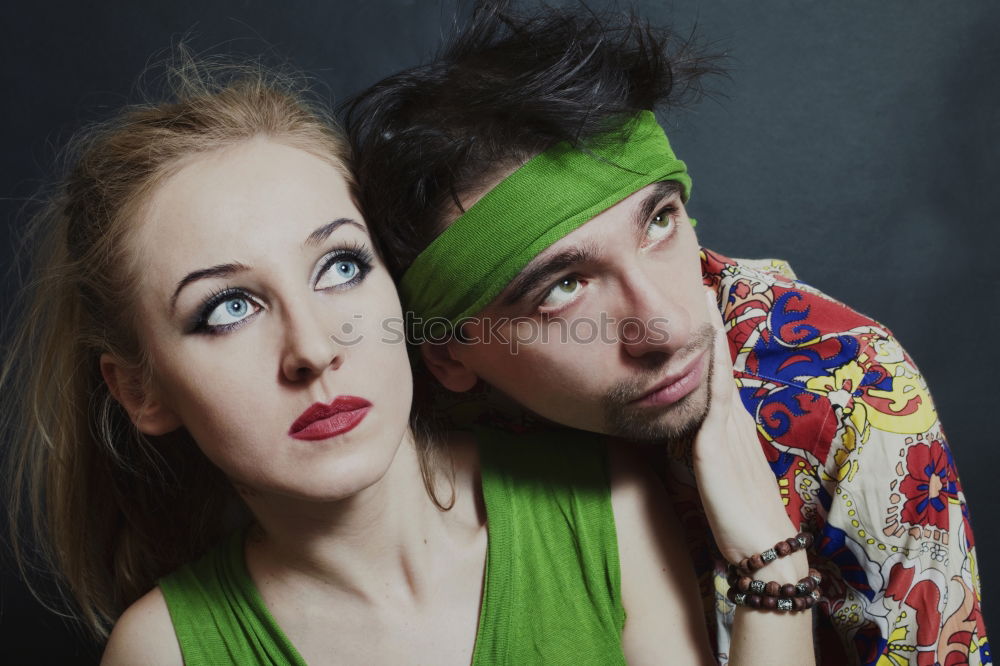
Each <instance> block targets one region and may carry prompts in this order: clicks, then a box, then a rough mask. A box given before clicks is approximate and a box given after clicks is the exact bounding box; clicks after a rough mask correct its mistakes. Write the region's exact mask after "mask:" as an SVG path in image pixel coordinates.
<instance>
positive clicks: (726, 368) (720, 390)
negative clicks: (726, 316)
mask: <svg viewBox="0 0 1000 666" xmlns="http://www.w3.org/2000/svg"><path fill="white" fill-rule="evenodd" d="M705 304H706V306H707V307H708V320H709V322H710V323H711V324H712V328H713V329H714V331H715V336H714V338H713V340H712V379H711V382H710V384H709V387H708V390H709V392H710V393H711V407H710V409H709V412H710V413H709V415H708V418H712V416H713V414H712V413H713V412H714V414H717V415H720V416H721V415H724V414H726V413H727V412H728V410H729V407H730V405H731V404H732V394H733V388H734V384H733V365H732V362H731V360H730V356H729V341H728V339H727V338H726V327H725V325H724V324H723V322H722V314H721V313H720V312H719V308H718V305H717V304H716V300H715V291H714V290H711V289H709V290H707V291H706V292H705Z"/></svg>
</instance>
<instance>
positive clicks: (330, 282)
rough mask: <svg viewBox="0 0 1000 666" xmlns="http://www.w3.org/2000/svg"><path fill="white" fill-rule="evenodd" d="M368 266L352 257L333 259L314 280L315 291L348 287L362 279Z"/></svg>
mask: <svg viewBox="0 0 1000 666" xmlns="http://www.w3.org/2000/svg"><path fill="white" fill-rule="evenodd" d="M367 270H368V264H366V263H364V262H362V261H361V260H359V259H355V258H354V257H350V256H344V255H341V256H339V257H334V258H333V259H332V260H331V261H330V262H329V263H328V264H327V266H326V268H325V269H324V270H323V272H322V273H320V276H319V279H318V280H316V289H331V288H333V287H340V286H343V285H350V284H355V283H357V282H360V281H361V280H362V279H364V276H365V273H366V272H367Z"/></svg>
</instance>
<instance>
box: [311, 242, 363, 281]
mask: <svg viewBox="0 0 1000 666" xmlns="http://www.w3.org/2000/svg"><path fill="white" fill-rule="evenodd" d="M344 257H349V258H351V259H354V260H355V261H357V262H358V264H359V265H360V268H361V273H360V274H359V275H358V276H357V277H356V278H355V279H354V280H351V281H350V282H345V283H344V284H343V285H337V286H339V287H343V286H344V285H347V284H353V283H354V282H355V280H362V279H364V277H365V276H366V275H367V274H368V271H370V270H371V269H372V266H373V265H374V263H375V254H374V253H373V252H372V251H371V250H370V249H369V248H368V246H367V245H365V244H364V243H360V242H358V241H350V242H349V243H345V244H344V245H342V246H340V247H335V248H332V249H331V250H330V251H329V252H328V253H327V255H326V261H324V262H323V267H322V268H320V269H319V271H318V272H317V273H316V280H319V278H320V277H321V276H322V275H323V274H324V273H326V272H327V271H328V270H329V269H330V267H331V266H333V265H334V264H335V263H337V262H338V261H340V260H342V259H343V258H344Z"/></svg>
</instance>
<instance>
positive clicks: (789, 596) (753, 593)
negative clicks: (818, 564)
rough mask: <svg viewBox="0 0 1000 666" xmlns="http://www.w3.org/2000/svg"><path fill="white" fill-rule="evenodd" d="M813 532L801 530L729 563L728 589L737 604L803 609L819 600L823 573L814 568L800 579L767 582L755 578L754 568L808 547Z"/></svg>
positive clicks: (792, 609)
mask: <svg viewBox="0 0 1000 666" xmlns="http://www.w3.org/2000/svg"><path fill="white" fill-rule="evenodd" d="M811 544H812V535H811V534H808V533H806V532H800V533H799V534H798V535H796V536H795V537H792V538H791V539H785V540H784V541H779V542H778V543H776V544H775V545H774V547H773V548H769V549H767V550H765V551H764V552H762V553H759V554H757V555H753V556H751V557H747V558H744V559H742V560H740V562H739V563H738V564H730V565H729V575H728V580H729V586H730V587H729V591H728V592H727V594H726V596H727V597H728V598H729V600H730V601H731V602H733V603H734V604H736V605H737V606H749V607H750V608H764V609H767V610H778V611H802V610H807V609H809V608H812V607H813V606H814V605H816V602H817V601H818V600H819V589H818V588H819V584H820V581H822V580H823V577H822V576H821V575H820V573H819V572H818V571H816V570H815V569H809V575H807V576H806V577H805V578H802V579H800V580H799V582H797V583H794V584H793V583H785V584H784V585H782V584H781V583H778V582H777V581H773V580H772V581H768V582H764V581H762V580H756V579H754V578H753V572H754V571H757V570H758V569H761V568H763V567H764V566H766V565H767V564H769V563H771V562H773V561H774V560H776V559H778V558H779V557H785V556H786V555H790V554H792V553H794V552H795V551H798V550H801V549H803V548H808V547H809V546H810V545H811Z"/></svg>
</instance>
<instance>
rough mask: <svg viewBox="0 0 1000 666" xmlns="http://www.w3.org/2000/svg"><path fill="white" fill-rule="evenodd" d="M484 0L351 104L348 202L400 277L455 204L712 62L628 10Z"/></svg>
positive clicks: (667, 101)
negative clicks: (353, 191)
mask: <svg viewBox="0 0 1000 666" xmlns="http://www.w3.org/2000/svg"><path fill="white" fill-rule="evenodd" d="M509 4H510V3H509V2H508V1H506V0H493V1H488V2H479V3H477V5H476V7H475V8H474V10H473V13H472V17H471V19H469V21H468V23H467V24H466V25H465V26H464V28H461V29H457V30H456V31H455V34H454V35H453V36H452V38H451V39H450V40H449V41H448V43H447V44H446V45H445V47H444V48H443V50H442V52H441V53H440V55H438V56H437V57H436V58H435V59H434V60H433V61H431V62H430V63H428V64H425V65H421V66H419V67H414V68H412V69H408V70H405V71H402V72H400V73H398V74H395V75H393V76H390V77H388V78H386V79H383V80H382V81H380V82H378V83H376V84H375V85H373V86H372V87H370V88H368V89H367V90H365V91H363V92H361V93H359V94H358V95H357V96H355V97H354V99H353V100H351V101H350V102H349V103H348V105H347V107H346V113H345V124H346V127H347V131H348V134H349V135H350V139H351V141H352V144H353V147H354V151H355V155H356V159H355V170H356V174H357V181H358V191H357V196H358V199H359V202H360V204H361V209H362V211H363V213H364V215H365V217H366V219H367V220H368V222H369V224H370V225H371V227H372V231H373V234H374V236H375V237H376V238H377V239H378V240H379V244H380V245H381V248H382V250H383V254H384V255H385V259H386V262H387V264H388V266H389V269H390V271H391V272H392V274H393V276H394V277H396V278H397V279H398V278H399V277H400V276H401V275H402V273H403V272H404V271H405V270H406V268H407V267H409V265H410V264H411V263H412V262H413V260H414V259H415V258H416V256H417V255H418V254H419V253H420V252H421V251H423V249H424V248H426V247H427V245H428V244H430V242H431V241H432V240H433V239H434V238H435V237H436V236H437V235H438V234H439V233H440V232H441V231H443V229H444V228H445V226H446V223H447V221H446V219H445V218H446V216H447V215H448V214H449V213H452V212H453V211H459V210H461V205H460V204H459V199H460V198H461V197H462V196H463V195H466V194H468V193H471V192H475V191H476V190H478V189H481V188H482V187H483V186H484V185H485V184H486V183H488V182H490V181H491V180H494V179H497V178H499V176H500V175H501V174H503V173H505V172H507V171H510V170H513V169H514V168H516V167H518V166H520V165H521V164H522V163H524V162H525V161H527V160H528V159H530V158H531V157H532V156H534V155H536V154H537V153H539V152H542V151H544V150H546V149H547V148H549V147H551V146H553V145H555V144H557V143H559V142H561V141H569V142H570V143H572V144H573V145H581V144H583V143H586V142H588V141H592V140H593V139H594V138H595V137H597V136H600V135H604V134H606V133H607V132H609V131H610V130H613V129H614V128H617V127H620V126H621V124H622V123H623V122H624V121H625V120H626V119H628V118H630V117H631V116H633V115H635V114H636V113H638V112H639V111H641V110H644V109H653V108H654V107H657V106H661V105H667V106H670V107H676V106H679V105H683V104H685V103H687V102H688V101H690V100H692V99H693V98H696V97H697V96H699V94H700V93H701V81H702V80H703V75H705V74H707V73H718V72H719V70H718V69H717V67H716V63H717V62H718V58H717V57H713V56H706V55H704V54H700V53H699V52H698V49H696V48H694V46H693V40H692V39H691V38H687V39H678V38H677V37H676V36H675V35H674V34H673V33H672V32H670V31H668V30H663V29H657V28H654V27H652V26H650V25H649V24H648V23H646V22H645V21H642V20H641V19H640V18H638V17H637V16H636V14H635V13H634V12H619V13H606V14H598V13H596V12H593V11H590V10H588V9H586V8H585V7H583V6H580V7H578V8H577V9H576V10H567V9H554V8H544V9H541V10H538V11H536V12H534V13H532V14H514V13H513V12H512V11H511V10H510V9H509Z"/></svg>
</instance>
